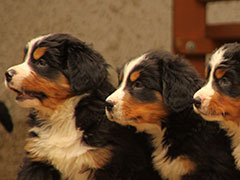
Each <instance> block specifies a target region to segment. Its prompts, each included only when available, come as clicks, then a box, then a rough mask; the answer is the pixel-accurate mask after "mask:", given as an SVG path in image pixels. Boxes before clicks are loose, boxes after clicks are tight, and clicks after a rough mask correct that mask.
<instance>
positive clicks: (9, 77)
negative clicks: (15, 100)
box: [5, 69, 16, 82]
mask: <svg viewBox="0 0 240 180" xmlns="http://www.w3.org/2000/svg"><path fill="white" fill-rule="evenodd" d="M15 74H16V71H15V70H13V69H10V70H8V71H7V72H5V77H6V81H7V82H10V81H11V80H12V77H13V76H14V75H15Z"/></svg>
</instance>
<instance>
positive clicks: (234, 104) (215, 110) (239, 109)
mask: <svg viewBox="0 0 240 180" xmlns="http://www.w3.org/2000/svg"><path fill="white" fill-rule="evenodd" d="M208 114H209V115H222V116H223V118H224V119H225V120H229V121H233V122H235V123H237V124H239V123H240V98H231V97H229V96H226V95H223V94H221V93H219V92H218V91H215V93H214V95H213V96H212V98H211V100H210V102H209V105H208Z"/></svg>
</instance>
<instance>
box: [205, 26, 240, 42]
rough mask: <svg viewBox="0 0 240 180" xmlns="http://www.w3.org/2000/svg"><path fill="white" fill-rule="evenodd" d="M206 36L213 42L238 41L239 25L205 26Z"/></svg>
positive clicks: (239, 38) (239, 36) (239, 34)
mask: <svg viewBox="0 0 240 180" xmlns="http://www.w3.org/2000/svg"><path fill="white" fill-rule="evenodd" d="M206 36H207V37H208V38H211V39H213V40H240V23H231V24H218V25H207V26H206Z"/></svg>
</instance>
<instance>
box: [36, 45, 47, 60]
mask: <svg viewBox="0 0 240 180" xmlns="http://www.w3.org/2000/svg"><path fill="white" fill-rule="evenodd" d="M46 50H47V47H39V48H37V49H36V50H35V51H34V53H33V58H34V59H35V60H39V59H40V58H41V57H42V56H43V55H44V54H45V52H46Z"/></svg>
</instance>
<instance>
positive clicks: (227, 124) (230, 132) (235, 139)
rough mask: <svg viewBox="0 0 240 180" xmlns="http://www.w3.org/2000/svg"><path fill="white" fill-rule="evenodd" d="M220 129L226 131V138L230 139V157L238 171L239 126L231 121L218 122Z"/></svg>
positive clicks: (239, 149)
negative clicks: (232, 158)
mask: <svg viewBox="0 0 240 180" xmlns="http://www.w3.org/2000/svg"><path fill="white" fill-rule="evenodd" d="M220 127H221V128H223V129H224V130H226V132H227V136H229V137H230V139H231V145H232V149H233V151H232V155H233V157H234V159H235V164H236V167H237V168H238V169H239V170H240V125H239V124H237V123H236V122H233V121H223V122H220Z"/></svg>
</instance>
